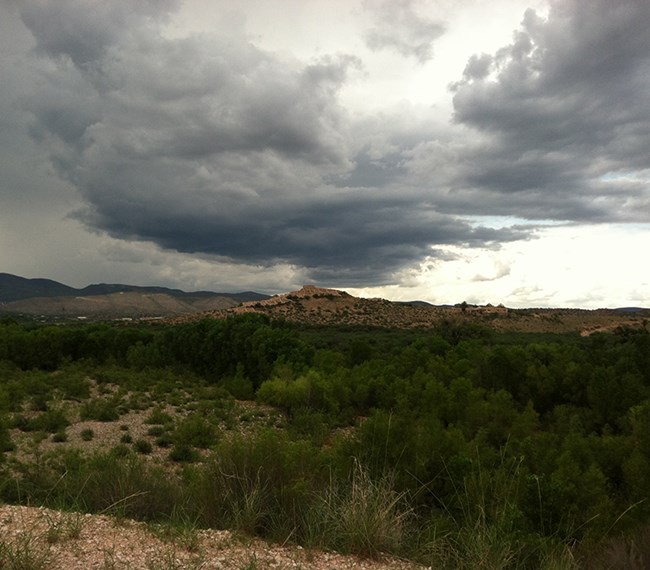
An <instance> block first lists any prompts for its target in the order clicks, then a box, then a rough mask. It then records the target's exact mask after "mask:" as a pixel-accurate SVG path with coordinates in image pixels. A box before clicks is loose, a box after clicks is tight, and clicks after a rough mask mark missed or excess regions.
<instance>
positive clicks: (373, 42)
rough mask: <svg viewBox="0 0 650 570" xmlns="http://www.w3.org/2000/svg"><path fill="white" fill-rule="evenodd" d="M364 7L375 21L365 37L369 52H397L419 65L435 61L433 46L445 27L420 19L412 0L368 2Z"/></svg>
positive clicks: (430, 20)
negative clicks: (382, 50) (414, 59)
mask: <svg viewBox="0 0 650 570" xmlns="http://www.w3.org/2000/svg"><path fill="white" fill-rule="evenodd" d="M365 6H366V9H367V11H368V12H369V13H370V14H371V15H372V16H373V17H374V18H373V19H374V25H373V26H372V27H371V28H370V29H369V30H368V31H367V33H366V44H367V45H368V47H369V48H370V49H372V50H378V49H390V50H394V51H396V52H397V53H399V54H400V55H403V56H405V57H415V58H416V59H417V60H418V61H419V62H420V63H425V62H427V61H428V60H430V59H431V58H432V57H433V43H434V42H435V40H437V39H438V38H439V37H440V36H441V35H442V34H443V33H444V31H445V26H444V25H443V24H442V23H441V22H439V21H436V20H432V19H430V18H426V17H424V16H421V15H419V14H418V13H417V12H416V11H415V9H414V2H413V0H387V1H384V2H381V3H379V4H378V3H376V2H372V3H371V2H367V3H366V4H365Z"/></svg>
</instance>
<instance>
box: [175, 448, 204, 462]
mask: <svg viewBox="0 0 650 570" xmlns="http://www.w3.org/2000/svg"><path fill="white" fill-rule="evenodd" d="M169 459H171V460H172V461H176V462H178V463H194V462H195V461H198V459H199V454H198V452H197V451H196V449H192V447H190V446H189V445H183V444H181V445H175V446H174V447H173V449H172V450H171V451H170V452H169Z"/></svg>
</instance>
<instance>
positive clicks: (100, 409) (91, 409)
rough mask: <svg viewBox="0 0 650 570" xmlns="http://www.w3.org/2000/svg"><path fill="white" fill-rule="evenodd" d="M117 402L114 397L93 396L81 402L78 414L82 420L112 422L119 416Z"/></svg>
mask: <svg viewBox="0 0 650 570" xmlns="http://www.w3.org/2000/svg"><path fill="white" fill-rule="evenodd" d="M118 403H119V401H116V400H115V399H114V398H93V399H92V400H88V401H87V402H84V403H83V405H82V406H81V411H80V412H79V415H80V417H81V419H82V420H96V421H98V422H113V421H115V420H117V419H119V417H120V414H119V412H118V410H117V406H118Z"/></svg>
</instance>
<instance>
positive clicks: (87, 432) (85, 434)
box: [80, 428, 95, 441]
mask: <svg viewBox="0 0 650 570" xmlns="http://www.w3.org/2000/svg"><path fill="white" fill-rule="evenodd" d="M80 435H81V439H82V440H83V441H90V440H91V439H92V438H93V437H95V432H94V431H93V430H91V429H90V428H86V429H84V430H82V431H81V434H80Z"/></svg>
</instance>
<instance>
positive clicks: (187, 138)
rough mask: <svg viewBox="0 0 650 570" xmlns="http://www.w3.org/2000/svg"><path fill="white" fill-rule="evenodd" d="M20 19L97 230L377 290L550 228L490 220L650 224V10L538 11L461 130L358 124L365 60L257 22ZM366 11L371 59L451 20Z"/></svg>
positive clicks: (37, 9) (47, 9) (460, 99)
mask: <svg viewBox="0 0 650 570" xmlns="http://www.w3.org/2000/svg"><path fill="white" fill-rule="evenodd" d="M14 6H16V7H17V11H12V12H11V15H13V16H14V17H19V18H20V21H21V22H22V24H23V25H24V30H25V32H27V30H28V32H29V36H30V38H31V41H32V45H33V50H32V51H31V52H30V53H29V54H26V55H25V56H24V57H25V59H26V61H28V62H29V64H30V65H31V72H30V73H31V75H30V76H29V77H30V79H29V81H27V80H25V82H26V88H25V92H24V93H21V94H20V109H21V111H22V112H26V113H28V114H29V116H30V117H31V125H30V135H31V137H32V138H33V140H35V141H37V142H38V144H39V145H40V147H41V148H42V149H45V150H46V152H47V153H48V155H49V158H50V160H51V163H52V165H53V166H54V168H55V169H56V172H57V174H58V176H59V177H60V178H61V180H63V181H65V182H66V183H67V184H69V185H71V186H72V187H74V188H75V189H77V191H78V192H79V195H80V196H81V199H82V201H83V205H82V206H81V207H80V208H77V210H76V211H75V213H74V216H75V217H76V218H77V219H78V220H80V221H82V222H83V223H84V224H85V225H86V226H87V227H88V228H90V229H92V230H93V231H99V232H106V233H107V234H109V235H110V236H112V237H115V238H119V239H122V240H127V241H142V242H152V243H154V244H156V245H157V246H159V247H161V248H163V249H166V250H170V251H175V252H184V253H190V254H197V255H201V256H211V257H212V258H214V259H219V260H222V261H224V262H226V263H234V264H238V263H239V264H245V265H247V266H251V265H257V266H263V267H274V266H283V267H287V266H290V267H294V268H296V270H297V271H299V272H301V273H302V274H304V275H305V276H306V277H307V278H308V279H310V280H312V281H315V282H319V283H323V284H329V285H334V286H338V285H343V286H363V285H368V286H370V285H379V284H384V283H391V282H394V280H395V279H396V277H395V276H396V275H397V274H398V273H399V272H400V271H401V270H403V269H406V268H409V267H414V266H418V265H419V264H420V263H422V262H424V261H425V260H427V259H430V258H436V257H440V258H443V257H444V256H448V255H449V253H448V252H446V253H445V252H444V251H443V250H444V249H445V247H447V246H462V247H492V248H496V247H498V244H500V243H504V242H508V241H514V240H523V239H528V238H529V237H531V236H533V235H534V231H535V226H534V225H530V226H526V227H523V226H512V227H500V228H499V229H493V228H490V227H482V226H481V225H477V223H476V216H488V217H489V216H514V217H517V218H522V219H528V220H536V221H537V222H540V223H541V222H542V221H546V220H556V221H563V222H583V221H589V222H605V221H610V222H612V221H613V222H621V221H622V222H648V221H650V191H649V186H650V159H649V158H648V156H649V155H648V152H647V141H648V140H650V34H648V33H647V30H648V28H649V27H650V4H649V3H647V2H641V1H638V0H624V1H619V2H610V1H608V0H570V1H568V0H567V1H561V2H560V1H557V2H554V3H553V4H552V5H551V8H550V10H549V13H548V15H547V16H542V15H540V14H538V13H535V12H534V11H532V10H528V11H526V12H525V14H523V19H522V23H521V26H520V28H519V29H518V30H516V31H515V33H514V34H513V37H512V41H511V42H510V43H509V44H507V45H505V46H504V47H502V48H501V49H500V50H498V51H496V52H495V53H492V54H485V53H480V54H476V55H474V56H472V57H471V58H470V59H469V61H468V62H467V65H466V67H465V70H464V72H462V74H461V73H460V72H459V77H458V78H457V80H456V81H455V82H454V83H453V84H452V86H451V88H450V89H451V92H450V94H449V96H450V97H453V108H454V117H453V123H452V124H448V125H444V126H441V124H440V123H439V122H436V121H433V120H432V119H431V116H430V113H429V111H428V110H427V109H422V108H418V107H415V106H412V107H407V106H406V104H405V105H404V107H403V108H399V109H393V110H386V111H385V112H384V113H382V114H381V115H368V114H364V113H360V112H353V111H352V110H350V109H347V108H346V107H345V106H344V105H343V103H342V97H341V93H342V91H343V90H344V89H345V88H346V86H347V85H349V84H350V83H351V82H352V81H354V80H355V79H354V77H356V76H357V74H359V73H363V70H364V61H363V57H362V55H360V54H352V53H338V54H321V55H320V56H319V57H318V58H315V59H310V60H301V59H299V58H297V57H293V56H291V55H289V54H280V53H276V52H272V51H269V50H265V49H263V48H261V47H260V46H259V45H258V44H256V43H255V41H254V40H253V39H251V38H249V37H248V36H247V35H246V34H245V31H244V28H243V27H242V28H241V29H239V28H236V29H235V28H233V29H222V30H217V31H216V32H215V33H214V34H211V35H207V34H202V35H198V34H186V35H184V36H182V35H181V36H178V37H171V36H170V35H168V34H166V28H165V26H166V23H168V22H169V21H170V19H173V17H174V14H175V10H176V9H177V7H178V3H177V2H175V1H173V0H168V1H154V0H150V1H144V2H131V1H128V0H112V1H111V2H101V1H99V0H84V1H82V0H61V1H57V2H46V1H44V0H22V1H20V2H16V3H15V4H14ZM365 8H366V13H367V14H368V17H369V20H368V25H367V27H366V28H365V30H360V31H359V34H360V40H361V41H363V42H365V43H366V45H367V46H369V47H370V48H371V49H372V50H393V51H395V52H397V53H398V54H400V55H402V56H404V57H406V58H415V59H416V61H417V62H419V63H420V64H421V65H426V64H427V62H430V61H432V60H433V59H435V53H436V50H435V49H434V48H435V42H436V41H438V40H439V39H440V38H442V37H444V34H445V33H446V31H447V29H448V25H447V24H446V23H445V22H444V21H443V20H442V19H436V18H432V17H428V16H426V17H425V16H423V15H422V14H421V13H420V12H418V11H417V10H416V4H415V3H414V2H411V1H406V0H404V1H400V2H386V3H383V4H374V3H373V4H372V5H369V4H366V5H365ZM411 61H412V60H411ZM460 71H462V70H460ZM469 216H473V218H469ZM503 275H507V271H506V269H503V270H501V269H499V271H498V272H497V274H496V277H492V276H487V277H486V276H485V275H483V274H478V275H477V277H476V280H477V281H481V280H488V279H497V278H499V277H501V276H503Z"/></svg>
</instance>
